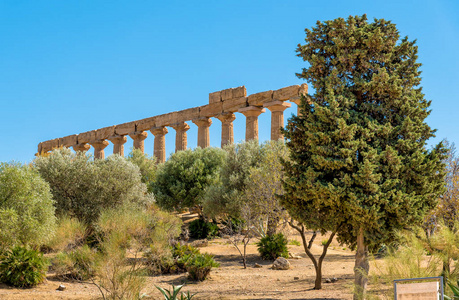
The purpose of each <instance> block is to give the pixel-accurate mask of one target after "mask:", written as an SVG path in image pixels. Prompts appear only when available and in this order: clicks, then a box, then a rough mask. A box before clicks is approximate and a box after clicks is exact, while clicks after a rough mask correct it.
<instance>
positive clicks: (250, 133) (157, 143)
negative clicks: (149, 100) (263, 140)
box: [73, 101, 291, 162]
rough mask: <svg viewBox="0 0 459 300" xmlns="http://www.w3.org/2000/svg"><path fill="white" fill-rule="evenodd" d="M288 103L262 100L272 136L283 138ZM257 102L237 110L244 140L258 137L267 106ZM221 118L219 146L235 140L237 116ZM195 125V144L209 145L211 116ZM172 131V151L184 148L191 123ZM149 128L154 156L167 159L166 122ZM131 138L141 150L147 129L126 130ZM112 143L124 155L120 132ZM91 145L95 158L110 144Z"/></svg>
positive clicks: (79, 148) (79, 147)
mask: <svg viewBox="0 0 459 300" xmlns="http://www.w3.org/2000/svg"><path fill="white" fill-rule="evenodd" d="M290 106H291V104H290V103H288V102H286V101H272V102H268V103H265V104H264V105H263V107H265V108H267V109H269V110H270V111H271V140H279V139H283V138H284V135H283V134H282V133H281V132H280V128H281V127H282V126H283V125H284V110H285V109H287V108H288V107H290ZM263 107H259V106H248V107H244V108H241V109H239V110H238V112H239V113H241V114H243V115H244V116H245V117H246V131H245V140H246V141H250V140H254V139H258V116H259V115H260V114H262V113H264V112H265V111H266V110H265V108H263ZM216 118H217V119H219V120H220V121H221V122H222V134H221V146H222V147H224V146H225V145H229V144H232V143H234V133H233V121H234V120H235V119H236V116H235V114H234V113H230V112H227V113H222V114H220V115H217V116H216ZM192 122H193V123H194V124H196V126H198V147H201V148H206V147H209V145H210V139H209V127H210V125H211V124H212V119H211V118H208V117H204V118H199V119H196V120H192ZM170 127H172V128H173V129H174V130H175V131H176V136H175V152H177V151H181V150H186V149H187V131H188V130H189V129H190V125H188V124H187V123H186V122H181V123H176V124H172V125H170ZM150 132H151V133H152V134H153V135H154V136H155V140H154V156H155V157H156V158H157V160H158V162H164V161H165V160H166V137H165V136H166V134H167V133H168V130H167V128H166V126H161V127H153V128H151V129H150ZM129 136H130V137H131V138H132V139H133V141H134V142H133V145H134V148H135V149H140V151H142V152H144V151H145V147H144V141H145V139H146V138H147V136H148V132H146V131H136V132H132V133H130V134H129ZM108 140H109V141H111V142H112V143H113V153H114V154H119V155H121V156H124V144H125V143H126V142H127V137H126V136H122V135H114V136H111V137H109V138H108ZM89 144H90V145H91V146H92V147H93V148H94V158H96V159H103V158H105V154H104V149H105V148H106V147H107V146H108V145H109V143H108V141H106V140H96V141H92V142H89ZM73 149H74V150H75V151H87V150H89V149H90V146H89V145H88V144H86V143H84V144H77V145H74V146H73Z"/></svg>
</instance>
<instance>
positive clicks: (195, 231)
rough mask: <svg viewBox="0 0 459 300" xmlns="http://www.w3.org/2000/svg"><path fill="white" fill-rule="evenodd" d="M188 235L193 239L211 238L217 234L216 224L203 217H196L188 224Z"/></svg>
mask: <svg viewBox="0 0 459 300" xmlns="http://www.w3.org/2000/svg"><path fill="white" fill-rule="evenodd" d="M189 230H190V237H192V238H195V239H205V238H212V237H215V236H217V235H218V226H217V224H214V223H212V222H207V221H205V220H203V219H196V220H194V221H192V222H190V224H189Z"/></svg>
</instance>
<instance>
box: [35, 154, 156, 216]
mask: <svg viewBox="0 0 459 300" xmlns="http://www.w3.org/2000/svg"><path fill="white" fill-rule="evenodd" d="M33 164H34V166H35V168H36V169H37V170H38V172H39V173H40V175H41V176H42V177H43V179H45V181H47V182H48V183H49V185H50V187H51V193H52V194H53V198H54V200H55V205H56V213H57V215H68V216H70V217H76V218H77V219H79V220H80V221H83V222H85V223H87V224H93V223H94V222H95V221H96V220H97V218H98V217H99V214H100V211H101V210H102V209H108V208H114V207H116V206H118V205H120V204H122V203H124V202H130V203H137V204H146V203H148V202H151V201H152V196H150V195H149V194H147V187H146V185H145V184H143V183H142V181H141V174H140V171H139V168H138V167H137V166H135V165H133V164H132V163H130V162H128V161H127V160H126V159H125V158H123V157H120V156H119V155H112V156H109V157H108V158H107V159H97V160H93V158H92V156H91V155H89V154H83V153H77V154H75V153H72V152H71V150H69V149H58V150H54V151H53V152H52V153H51V154H50V155H49V156H47V157H38V158H36V159H35V160H34V163H33Z"/></svg>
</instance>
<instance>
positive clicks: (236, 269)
mask: <svg viewBox="0 0 459 300" xmlns="http://www.w3.org/2000/svg"><path fill="white" fill-rule="evenodd" d="M325 238H326V237H320V236H319V237H318V238H317V240H316V242H315V245H314V246H313V249H312V250H313V252H314V253H316V254H319V253H320V252H321V248H322V246H321V243H320V242H321V240H323V239H325ZM291 239H295V240H297V241H300V240H301V239H300V237H299V236H295V235H291V236H289V240H291ZM254 242H255V241H254ZM288 247H289V251H290V253H292V254H295V255H299V256H301V258H300V259H289V261H290V264H291V268H290V270H283V271H281V270H272V269H270V267H271V265H272V262H271V261H263V260H261V259H260V258H259V255H258V252H257V249H256V246H255V244H254V243H251V244H249V246H248V267H247V269H244V268H243V266H242V260H241V257H240V256H239V253H238V252H237V250H236V248H234V246H233V245H231V244H229V243H228V242H227V240H225V239H221V238H220V239H214V240H212V241H210V242H209V245H208V246H207V247H203V248H201V252H202V253H204V252H208V253H211V254H213V255H215V260H216V261H218V262H219V263H220V267H219V268H216V269H212V271H211V273H210V276H209V278H208V279H207V280H205V281H204V282H199V283H195V282H188V281H187V277H186V274H176V275H163V276H151V277H148V278H147V285H146V288H145V289H144V290H143V291H142V292H144V293H146V294H147V295H148V296H149V297H148V298H147V299H163V298H162V296H161V294H160V292H159V291H158V290H157V289H156V288H155V286H160V287H163V288H167V289H169V288H170V285H171V284H174V285H179V284H183V283H186V285H185V286H184V287H183V288H182V291H185V292H186V291H190V292H191V293H197V294H196V296H195V297H194V298H193V299H196V300H199V299H208V300H211V299H212V300H214V299H292V300H293V299H295V300H299V299H351V298H352V294H351V285H352V281H353V267H354V253H353V252H351V251H349V250H348V249H346V248H345V247H343V246H339V245H338V243H337V242H336V241H334V242H333V243H332V244H331V245H330V248H329V251H328V254H327V257H326V258H325V261H324V265H323V279H324V280H325V279H326V278H332V277H336V278H337V279H338V281H337V282H335V283H323V288H322V290H313V289H312V287H313V286H314V279H315V273H314V267H313V265H312V262H311V261H310V260H309V258H307V257H306V254H305V253H304V250H303V248H302V246H296V245H290V244H289V246H288ZM255 263H258V264H260V265H262V268H254V267H253V266H254V264H255ZM53 275H54V274H52V273H50V274H48V276H47V280H46V282H45V283H43V284H41V285H39V286H37V287H35V288H31V289H16V288H11V287H8V286H6V285H0V299H5V300H19V299H36V300H45V299H46V300H54V299H102V297H101V296H100V293H99V291H98V289H97V287H96V286H94V285H92V284H85V283H79V282H69V281H60V280H58V279H56V278H55V277H54V276H53ZM296 277H297V278H296ZM60 284H63V285H65V287H66V289H65V291H57V290H56V289H57V287H58V286H59V285H60Z"/></svg>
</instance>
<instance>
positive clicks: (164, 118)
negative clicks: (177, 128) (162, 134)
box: [155, 111, 177, 127]
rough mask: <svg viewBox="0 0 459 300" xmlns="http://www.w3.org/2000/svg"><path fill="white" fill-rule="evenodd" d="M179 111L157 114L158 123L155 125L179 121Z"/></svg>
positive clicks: (167, 124)
mask: <svg viewBox="0 0 459 300" xmlns="http://www.w3.org/2000/svg"><path fill="white" fill-rule="evenodd" d="M176 117H177V112H175V111H174V112H171V113H167V114H163V115H159V116H156V124H155V127H161V126H169V125H170V124H174V123H177V122H176V120H175V119H176Z"/></svg>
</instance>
